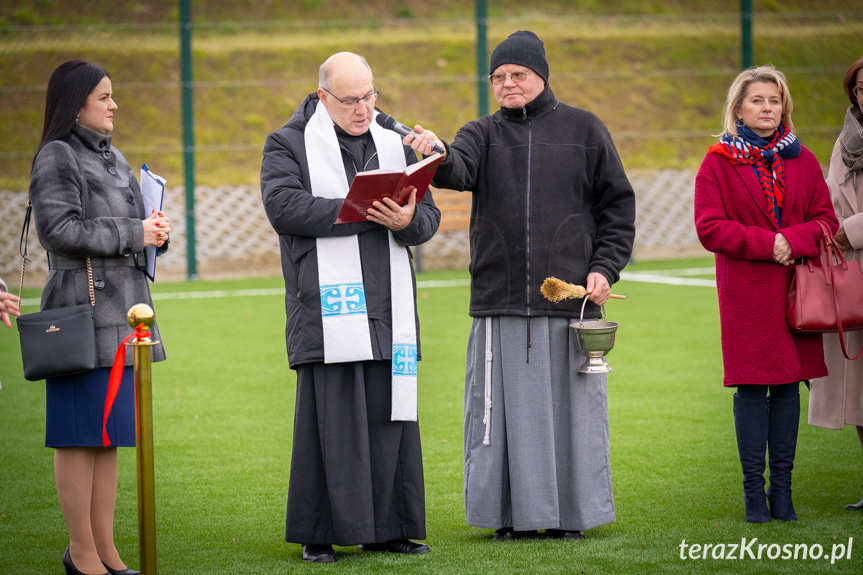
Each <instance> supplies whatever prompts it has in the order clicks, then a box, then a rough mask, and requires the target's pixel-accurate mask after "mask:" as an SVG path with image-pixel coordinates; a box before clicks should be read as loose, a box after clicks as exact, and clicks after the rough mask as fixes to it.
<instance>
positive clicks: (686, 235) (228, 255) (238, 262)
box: [0, 170, 707, 286]
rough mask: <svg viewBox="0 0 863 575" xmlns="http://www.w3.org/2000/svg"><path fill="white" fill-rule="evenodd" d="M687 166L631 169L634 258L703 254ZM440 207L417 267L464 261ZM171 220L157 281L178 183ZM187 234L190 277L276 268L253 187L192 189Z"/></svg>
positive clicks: (180, 265)
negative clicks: (193, 267) (192, 260)
mask: <svg viewBox="0 0 863 575" xmlns="http://www.w3.org/2000/svg"><path fill="white" fill-rule="evenodd" d="M695 174H696V171H695V170H633V171H630V173H629V178H630V181H631V182H632V185H633V188H634V189H635V192H636V202H637V218H636V230H637V231H636V244H635V258H636V259H653V258H673V257H684V256H696V255H705V254H706V253H707V252H705V251H704V249H703V248H702V247H701V245H700V244H699V242H698V238H697V237H696V235H695V227H694V224H693V220H692V210H693V208H692V197H693V191H694V186H695ZM433 193H434V194H435V197H436V198H439V200H440V207H441V210H442V211H443V220H442V221H443V222H445V224H446V225H442V227H441V231H439V232H438V233H437V235H436V236H435V237H434V238H432V240H431V241H429V242H428V243H426V244H425V245H423V246H422V247H421V248H420V254H419V257H421V261H422V264H423V267H424V269H438V268H458V267H465V266H467V264H468V262H469V261H470V256H469V246H468V235H467V231H466V227H467V215H468V214H469V213H470V194H469V193H462V194H458V193H456V192H452V191H450V190H434V191H433ZM26 205H27V193H26V191H25V192H12V191H8V190H0V206H2V211H3V216H2V219H0V276H2V277H3V278H4V279H5V280H6V283H7V284H10V286H11V285H14V284H17V282H18V274H19V273H20V266H21V259H20V257H19V256H18V239H19V236H20V234H21V224H22V222H23V218H24V210H25V207H26ZM164 209H165V211H166V212H167V213H168V215H169V216H170V218H171V228H172V230H173V231H172V233H171V249H170V250H169V251H168V253H167V254H165V256H163V257H160V258H159V266H158V270H157V279H162V280H180V279H184V278H185V277H186V246H187V244H186V209H185V195H184V190H183V188H181V187H178V188H169V189H168V190H166V193H165V204H164ZM195 216H196V217H195V236H196V240H197V241H196V244H195V245H196V256H197V257H196V262H197V272H198V276H199V277H201V278H202V279H215V278H226V277H250V276H272V275H278V274H279V273H281V271H280V265H279V242H278V236H277V235H276V233H275V232H274V231H273V229H272V227H271V226H270V224H269V222H268V221H267V217H266V214H265V213H264V209H263V205H262V203H261V194H260V189H259V188H258V186H256V185H254V186H253V185H248V186H222V187H218V188H208V187H203V186H199V187H197V188H196V189H195ZM29 257H30V259H31V260H32V263H31V264H29V266H28V270H29V271H28V273H27V284H28V285H41V283H42V281H43V280H44V277H45V275H46V274H47V259H46V257H45V252H44V251H43V250H42V249H41V246H40V245H39V242H38V240H37V239H36V233H35V228H33V229H31V237H30V252H29Z"/></svg>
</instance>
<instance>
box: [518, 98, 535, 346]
mask: <svg viewBox="0 0 863 575" xmlns="http://www.w3.org/2000/svg"><path fill="white" fill-rule="evenodd" d="M521 114H522V119H524V120H527V190H526V193H525V200H524V202H525V206H524V226H525V229H524V233H525V243H524V255H525V261H524V265H525V305H526V307H527V363H530V164H531V147H532V145H533V121H532V120H531V118H529V117H528V115H527V108H522V109H521Z"/></svg>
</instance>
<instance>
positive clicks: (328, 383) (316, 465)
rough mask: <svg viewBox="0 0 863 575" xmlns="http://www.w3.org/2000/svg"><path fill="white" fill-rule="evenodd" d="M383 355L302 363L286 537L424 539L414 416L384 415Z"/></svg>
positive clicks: (387, 378) (386, 367)
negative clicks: (372, 358) (373, 358)
mask: <svg viewBox="0 0 863 575" xmlns="http://www.w3.org/2000/svg"><path fill="white" fill-rule="evenodd" d="M391 373H392V366H391V363H390V362H389V361H368V362H358V363H342V364H323V363H314V364H307V365H301V366H299V367H298V368H297V401H296V411H295V414H294V443H293V449H292V455H291V476H290V485H289V487H288V507H287V520H286V528H285V541H289V542H293V543H302V544H309V543H314V544H335V545H342V546H348V545H358V544H360V543H378V542H383V541H389V540H391V539H401V538H408V539H425V535H426V534H425V488H424V484H423V469H422V449H421V446H420V435H419V424H418V423H417V422H411V421H390V404H391V397H392V392H391V387H392V383H391V379H392V376H391Z"/></svg>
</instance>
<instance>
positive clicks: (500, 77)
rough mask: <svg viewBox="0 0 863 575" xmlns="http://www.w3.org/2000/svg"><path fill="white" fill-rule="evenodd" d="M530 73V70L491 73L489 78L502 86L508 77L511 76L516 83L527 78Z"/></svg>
mask: <svg viewBox="0 0 863 575" xmlns="http://www.w3.org/2000/svg"><path fill="white" fill-rule="evenodd" d="M528 74H530V70H522V71H521V72H513V73H512V74H489V75H488V79H489V80H491V83H492V84H494V85H495V86H500V85H501V84H503V83H504V82H506V79H507V78H510V79H511V80H512V81H513V82H515V83H516V84H521V83H522V82H524V81H525V80H527V75H528Z"/></svg>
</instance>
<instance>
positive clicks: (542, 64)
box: [489, 30, 548, 83]
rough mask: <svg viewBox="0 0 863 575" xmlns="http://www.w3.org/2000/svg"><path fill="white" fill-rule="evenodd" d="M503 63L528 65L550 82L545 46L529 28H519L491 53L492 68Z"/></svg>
mask: <svg viewBox="0 0 863 575" xmlns="http://www.w3.org/2000/svg"><path fill="white" fill-rule="evenodd" d="M502 64H519V65H521V66H527V67H528V68H530V69H531V70H533V71H534V72H536V73H537V74H539V75H540V76H542V79H543V80H545V81H546V83H548V62H547V61H546V59H545V47H544V45H543V43H542V40H540V39H539V38H538V37H537V35H536V34H534V33H533V32H530V31H528V30H519V31H518V32H513V33H512V34H510V36H509V38H507V39H506V40H504V41H503V42H501V43H500V44H498V45H497V48H495V49H494V52H492V53H491V69H490V70H489V73H490V74H491V73H493V72H494V71H495V70H497V67H498V66H500V65H502Z"/></svg>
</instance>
